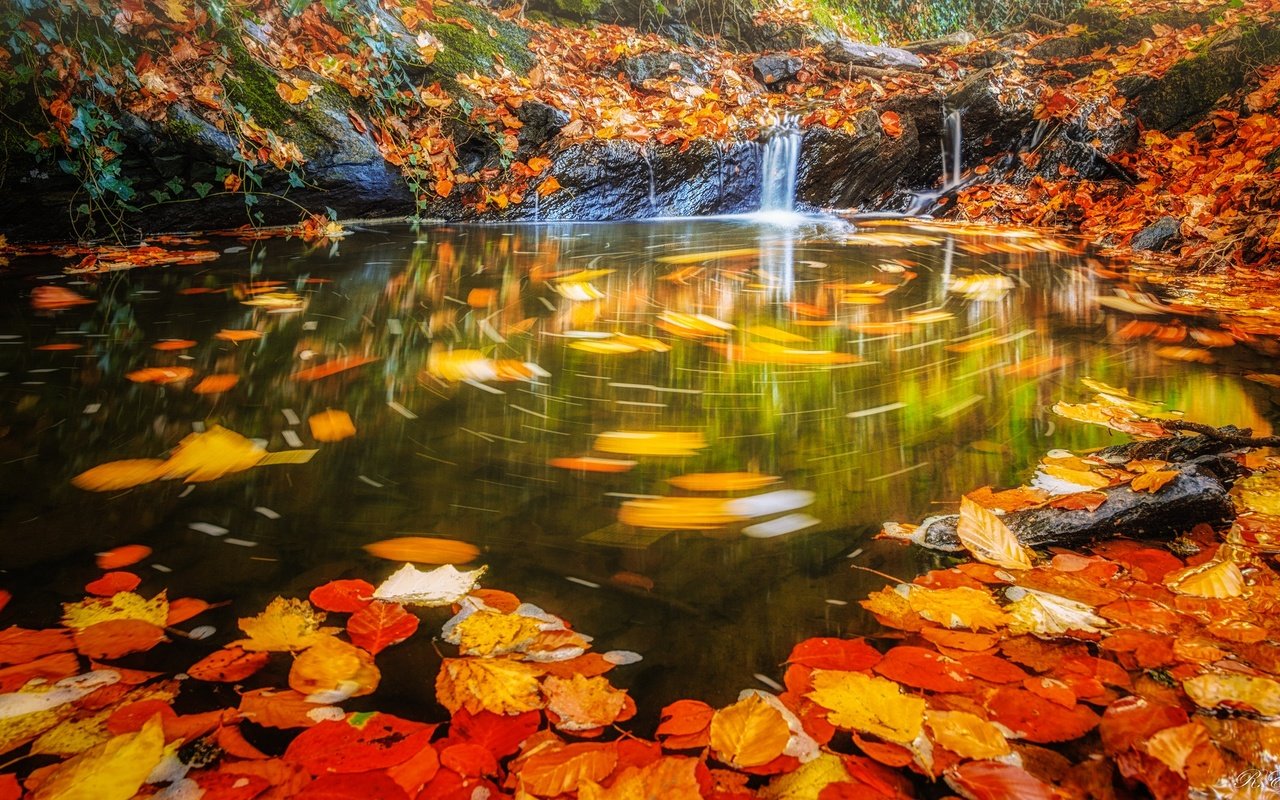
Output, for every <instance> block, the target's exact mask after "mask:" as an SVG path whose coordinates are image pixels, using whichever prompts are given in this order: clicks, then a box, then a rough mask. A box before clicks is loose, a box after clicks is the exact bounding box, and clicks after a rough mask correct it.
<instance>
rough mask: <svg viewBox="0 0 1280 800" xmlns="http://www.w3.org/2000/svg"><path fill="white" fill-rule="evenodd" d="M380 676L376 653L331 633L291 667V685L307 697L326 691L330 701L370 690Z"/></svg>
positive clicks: (367, 692) (337, 700)
mask: <svg viewBox="0 0 1280 800" xmlns="http://www.w3.org/2000/svg"><path fill="white" fill-rule="evenodd" d="M381 679H382V673H381V672H379V671H378V668H377V667H376V666H374V664H373V656H371V655H369V654H368V653H366V652H365V651H364V650H361V649H360V648H359V647H356V646H355V645H352V644H347V643H346V642H344V641H341V640H340V639H335V638H333V637H332V636H322V637H320V638H319V639H317V640H316V641H315V643H314V644H312V645H311V646H310V647H308V648H307V649H306V650H303V651H302V652H301V653H300V654H299V655H298V656H297V657H296V658H294V660H293V667H292V668H291V669H290V670H289V688H290V689H293V690H294V691H296V692H299V693H301V694H304V695H307V696H308V697H310V696H313V695H324V696H325V699H326V701H329V702H339V701H341V700H345V699H346V698H348V697H360V696H363V695H366V694H371V693H372V692H373V690H374V689H377V688H378V682H379V681H380V680H381ZM329 695H332V697H330V696H329Z"/></svg>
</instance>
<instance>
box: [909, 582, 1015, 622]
mask: <svg viewBox="0 0 1280 800" xmlns="http://www.w3.org/2000/svg"><path fill="white" fill-rule="evenodd" d="M903 587H906V588H905V590H904V588H903ZM895 591H898V592H899V593H901V592H902V591H905V592H906V595H907V605H908V606H910V608H911V610H912V611H914V612H916V613H917V614H919V615H920V616H922V617H924V618H925V619H927V620H929V621H930V622H936V623H938V624H939V625H944V626H946V627H948V628H968V629H969V630H971V631H976V630H979V629H981V628H986V629H988V630H996V629H997V628H1000V627H1001V626H1003V625H1005V624H1007V623H1008V621H1009V618H1008V616H1007V615H1006V614H1005V613H1004V611H1003V610H1001V608H1000V606H999V605H997V604H996V601H995V600H994V599H992V597H991V595H990V594H988V593H987V592H986V591H983V590H982V589H971V588H969V587H967V586H960V587H957V588H955V589H928V588H925V587H923V586H916V585H914V584H902V585H899V586H898V588H897V589H896V590H895Z"/></svg>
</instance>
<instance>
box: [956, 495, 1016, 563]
mask: <svg viewBox="0 0 1280 800" xmlns="http://www.w3.org/2000/svg"><path fill="white" fill-rule="evenodd" d="M956 535H958V536H959V537H960V543H961V544H963V545H964V547H965V549H966V550H968V551H969V552H970V553H972V554H973V556H974V558H976V559H978V560H979V561H981V562H983V563H984V564H993V565H995V566H997V567H1004V568H1005V569H1018V570H1022V569H1031V567H1032V558H1033V557H1034V554H1033V553H1032V552H1031V550H1029V549H1028V548H1027V547H1026V546H1024V545H1023V544H1022V542H1020V541H1018V537H1016V536H1014V534H1013V531H1011V530H1009V526H1007V525H1005V524H1004V522H1002V521H1001V520H1000V518H999V517H997V516H996V515H995V514H993V513H991V512H990V511H988V510H987V509H985V508H983V507H982V506H980V505H978V504H977V503H975V502H973V501H972V500H970V499H969V498H968V497H962V498H960V521H959V522H958V523H957V524H956Z"/></svg>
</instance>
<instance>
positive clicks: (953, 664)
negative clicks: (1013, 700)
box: [875, 645, 972, 693]
mask: <svg viewBox="0 0 1280 800" xmlns="http://www.w3.org/2000/svg"><path fill="white" fill-rule="evenodd" d="M875 671H876V672H878V673H880V674H881V675H883V676H884V677H886V678H888V679H889V680H891V681H897V682H898V683H900V684H902V685H903V686H911V687H914V688H916V689H928V690H929V691H931V692H958V693H963V692H965V691H968V690H969V689H970V688H972V684H971V683H969V682H968V681H967V680H966V679H967V678H968V673H967V672H966V671H965V668H964V666H963V665H962V664H961V663H960V662H959V661H956V660H955V659H954V658H947V657H946V656H944V655H942V654H940V653H935V652H934V651H932V650H926V649H924V648H923V647H911V646H909V645H900V646H898V647H895V648H893V649H892V650H890V651H889V652H887V653H885V654H884V658H883V659H882V660H881V661H880V663H878V664H876V667H875Z"/></svg>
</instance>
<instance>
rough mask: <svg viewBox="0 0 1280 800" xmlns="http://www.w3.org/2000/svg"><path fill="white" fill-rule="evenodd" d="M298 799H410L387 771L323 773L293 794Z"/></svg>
mask: <svg viewBox="0 0 1280 800" xmlns="http://www.w3.org/2000/svg"><path fill="white" fill-rule="evenodd" d="M293 797H295V798H297V800H410V798H409V795H408V794H406V793H405V790H404V789H402V788H401V787H400V784H398V783H396V782H395V781H393V780H392V779H391V776H389V775H387V774H386V773H385V772H359V773H355V774H348V775H341V774H340V775H321V776H320V777H319V778H316V779H315V780H314V781H312V782H311V783H308V784H307V785H306V786H304V787H303V788H302V791H300V792H298V793H297V794H295V795H293Z"/></svg>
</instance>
